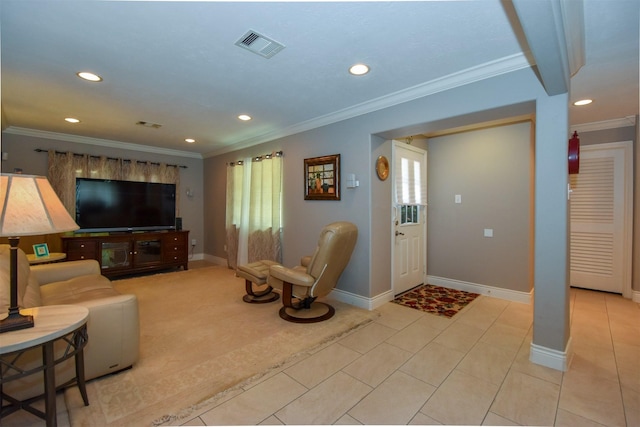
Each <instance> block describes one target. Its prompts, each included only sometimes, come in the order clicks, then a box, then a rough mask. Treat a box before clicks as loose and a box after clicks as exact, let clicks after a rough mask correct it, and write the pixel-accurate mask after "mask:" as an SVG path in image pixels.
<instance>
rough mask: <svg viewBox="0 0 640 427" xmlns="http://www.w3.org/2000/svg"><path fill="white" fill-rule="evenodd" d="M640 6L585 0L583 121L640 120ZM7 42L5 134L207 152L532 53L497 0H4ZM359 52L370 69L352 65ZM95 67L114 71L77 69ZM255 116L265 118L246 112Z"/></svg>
mask: <svg viewBox="0 0 640 427" xmlns="http://www.w3.org/2000/svg"><path fill="white" fill-rule="evenodd" d="M569 1H575V0H569ZM546 2H550V3H561V2H562V0H546ZM639 10H640V2H638V1H637V0H585V1H584V20H583V21H584V40H585V43H584V45H585V65H584V66H583V67H582V68H581V69H580V70H579V71H578V72H577V74H575V76H573V78H572V79H571V92H570V98H571V100H572V101H573V100H576V99H579V98H582V97H591V98H593V99H594V100H595V102H594V103H593V104H592V105H590V106H588V107H582V108H581V109H578V108H577V107H573V106H572V107H571V108H570V123H571V124H572V125H578V124H585V123H593V122H602V121H610V120H626V119H630V118H632V117H634V116H635V115H637V114H638V44H639V43H638V40H639V29H638V27H639ZM579 18H582V17H579ZM249 29H251V30H254V31H257V32H259V33H262V34H264V35H265V36H267V37H270V38H272V39H274V40H276V41H278V42H280V43H282V44H284V45H285V49H284V50H282V51H281V52H280V53H278V54H277V55H275V56H274V57H273V58H271V59H265V58H262V57H260V56H258V55H256V54H254V53H251V52H249V51H247V50H245V49H241V48H239V47H237V46H235V45H234V43H235V42H236V41H237V40H238V39H239V38H240V37H241V36H242V35H243V34H245V33H246V31H247V30H249ZM527 34H528V35H529V36H530V34H529V33H527ZM0 36H1V39H0V42H1V43H2V51H1V61H2V64H1V65H2V74H1V78H2V92H1V96H2V112H3V128H5V131H7V132H18V133H19V132H25V129H30V130H35V131H46V132H55V133H61V134H67V135H76V136H83V137H91V138H97V139H101V140H112V141H121V142H127V143H133V144H142V145H149V146H153V147H156V148H157V149H159V150H179V151H181V152H185V153H193V154H194V155H198V156H199V155H205V156H206V155H211V154H215V153H221V152H225V151H230V150H231V149H234V148H239V147H243V146H248V145H252V144H256V143H260V142H264V141H267V140H270V139H273V138H276V137H279V136H284V135H288V134H292V133H295V132H297V131H300V130H305V129H310V128H313V127H315V126H319V125H323V124H327V123H331V122H334V121H337V120H340V119H344V118H348V117H352V116H355V115H358V114H362V113H364V112H367V111H372V110H375V109H378V108H384V107H386V106H388V105H392V104H394V103H397V102H400V101H402V100H407V99H411V97H415V96H419V95H420V94H421V93H424V90H425V88H427V87H432V88H433V87H439V86H438V85H440V86H441V87H446V86H451V85H455V84H460V83H461V82H466V81H469V80H470V79H479V78H484V77H490V76H493V75H496V74H500V73H503V72H506V71H510V70H514V69H518V68H523V67H528V66H530V65H531V63H532V62H533V59H531V58H533V57H534V56H533V55H532V54H530V52H529V47H528V43H527V39H526V37H525V36H524V32H523V30H522V28H521V26H520V21H519V20H518V15H517V14H516V13H515V9H514V7H513V5H512V4H511V3H510V2H508V1H504V2H502V1H499V0H481V1H435V2H417V1H412V2H402V1H395V2H317V3H315V2H255V3H252V2H205V1H194V2H184V1H182V2H168V1H140V2H128V1H95V0H82V1H81V0H66V1H38V0H0ZM538 57H539V58H540V56H538ZM356 62H364V63H367V64H368V65H370V67H371V72H370V73H369V74H367V75H366V76H362V77H354V76H351V75H349V73H348V71H347V70H348V68H349V66H350V65H352V64H354V63H356ZM83 70H89V71H93V72H96V73H97V74H100V75H101V76H102V77H103V78H104V81H103V82H100V83H89V82H86V81H83V80H81V79H79V78H78V77H76V76H75V73H76V72H78V71H83ZM242 113H245V114H249V115H251V116H252V117H253V120H251V121H249V122H241V121H240V120H238V119H237V116H238V115H239V114H242ZM69 116H71V117H77V118H79V119H80V120H81V123H79V124H76V125H71V124H69V123H66V122H65V121H64V120H63V119H64V118H65V117H69ZM630 120H631V122H633V121H632V120H633V119H630ZM138 121H146V122H151V123H158V124H161V125H162V127H161V128H159V129H152V128H147V127H143V126H139V125H136V124H135V123H136V122H138ZM7 126H8V128H7ZM187 137H190V138H194V139H196V140H197V142H196V143H195V144H187V143H185V142H184V139H185V138H187Z"/></svg>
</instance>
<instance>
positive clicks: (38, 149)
mask: <svg viewBox="0 0 640 427" xmlns="http://www.w3.org/2000/svg"><path fill="white" fill-rule="evenodd" d="M33 151H35V152H38V153H48V152H49V150H43V149H42V148H36V149H35V150H33ZM55 153H56V154H67V152H65V151H57V150H56V151H55ZM71 154H73V155H74V156H78V157H80V156H89V157H93V158H94V159H100V158H102V156H94V155H92V154H80V153H71ZM107 160H122V161H123V162H136V163H150V164H152V165H157V166H159V165H160V163H158V162H143V161H142V160H129V159H119V158H117V157H107ZM167 166H173V167H176V168H183V169H187V167H186V166H184V165H169V164H168V165H167Z"/></svg>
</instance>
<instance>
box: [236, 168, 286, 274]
mask: <svg viewBox="0 0 640 427" xmlns="http://www.w3.org/2000/svg"><path fill="white" fill-rule="evenodd" d="M281 209H282V157H281V156H280V155H276V156H273V155H268V156H262V157H257V158H254V159H245V160H244V161H241V162H237V163H232V164H229V165H228V166H227V201H226V230H227V265H228V266H229V268H232V269H236V268H237V266H238V265H242V264H246V263H249V262H254V261H259V260H263V259H266V260H271V261H276V262H282V210H281Z"/></svg>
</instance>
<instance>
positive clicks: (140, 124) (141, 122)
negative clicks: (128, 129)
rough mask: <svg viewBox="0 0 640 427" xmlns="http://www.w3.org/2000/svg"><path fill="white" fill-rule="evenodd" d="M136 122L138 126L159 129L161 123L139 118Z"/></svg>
mask: <svg viewBox="0 0 640 427" xmlns="http://www.w3.org/2000/svg"><path fill="white" fill-rule="evenodd" d="M136 124H137V125H138V126H144V127H146V128H152V129H160V128H161V127H162V125H160V124H158V123H152V122H145V121H142V120H140V121H139V122H136Z"/></svg>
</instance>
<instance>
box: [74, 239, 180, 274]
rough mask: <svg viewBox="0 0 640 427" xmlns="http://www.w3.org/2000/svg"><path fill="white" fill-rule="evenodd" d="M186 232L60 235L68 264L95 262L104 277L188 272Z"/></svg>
mask: <svg viewBox="0 0 640 427" xmlns="http://www.w3.org/2000/svg"><path fill="white" fill-rule="evenodd" d="M188 242H189V231H151V232H144V233H115V234H108V235H107V234H102V235H100V234H96V233H94V234H91V233H87V234H77V235H74V236H62V250H63V251H64V252H65V253H66V254H67V260H68V261H74V260H79V259H95V260H96V261H98V262H99V263H100V269H101V271H102V274H103V275H105V276H107V277H114V276H121V275H127V274H135V273H143V272H148V271H153V270H161V269H168V268H180V267H182V268H183V269H185V270H188V269H189V265H188V263H189V245H188Z"/></svg>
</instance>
